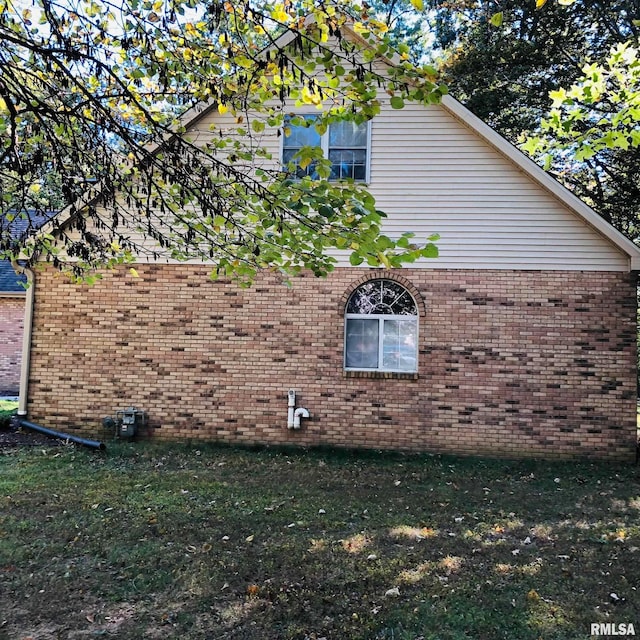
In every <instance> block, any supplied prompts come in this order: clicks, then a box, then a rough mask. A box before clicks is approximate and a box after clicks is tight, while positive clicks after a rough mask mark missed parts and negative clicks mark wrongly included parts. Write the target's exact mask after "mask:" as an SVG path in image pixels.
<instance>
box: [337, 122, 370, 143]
mask: <svg viewBox="0 0 640 640" xmlns="http://www.w3.org/2000/svg"><path fill="white" fill-rule="evenodd" d="M366 146H367V123H366V122H363V123H362V124H360V125H358V124H356V123H355V122H335V123H333V124H332V125H331V126H330V127H329V148H330V149H333V148H334V147H347V148H354V147H362V148H366Z"/></svg>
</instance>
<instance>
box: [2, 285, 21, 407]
mask: <svg viewBox="0 0 640 640" xmlns="http://www.w3.org/2000/svg"><path fill="white" fill-rule="evenodd" d="M23 323H24V296H16V297H12V296H6V297H5V296H0V395H17V394H18V390H19V387H20V361H21V359H22V331H23V329H22V327H23Z"/></svg>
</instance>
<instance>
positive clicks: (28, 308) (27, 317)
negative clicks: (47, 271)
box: [11, 260, 36, 416]
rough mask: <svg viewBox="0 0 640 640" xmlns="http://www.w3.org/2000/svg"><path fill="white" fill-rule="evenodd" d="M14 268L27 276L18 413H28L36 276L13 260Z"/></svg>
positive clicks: (21, 414)
mask: <svg viewBox="0 0 640 640" xmlns="http://www.w3.org/2000/svg"><path fill="white" fill-rule="evenodd" d="M11 266H12V267H13V270H14V271H15V272H16V273H18V274H22V275H25V276H26V277H27V284H28V287H27V296H26V299H25V307H24V328H23V334H22V362H21V365H20V395H19V397H18V415H19V416H26V415H27V396H28V392H29V371H30V365H31V335H32V331H33V307H34V302H35V296H36V276H35V273H34V272H33V271H32V270H31V269H29V268H28V267H23V266H22V265H20V264H18V262H17V260H12V261H11Z"/></svg>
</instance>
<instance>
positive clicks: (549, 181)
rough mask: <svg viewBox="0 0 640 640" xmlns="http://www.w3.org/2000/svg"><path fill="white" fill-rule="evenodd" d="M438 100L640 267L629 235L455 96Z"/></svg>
mask: <svg viewBox="0 0 640 640" xmlns="http://www.w3.org/2000/svg"><path fill="white" fill-rule="evenodd" d="M441 104H442V106H443V107H444V108H445V109H446V110H447V111H448V112H449V113H450V114H451V115H452V116H453V117H454V118H456V119H457V120H459V121H460V122H462V124H464V125H466V126H467V127H469V128H470V129H471V130H472V131H474V132H475V133H476V134H478V135H479V136H480V137H481V138H483V139H484V140H485V141H486V142H487V143H489V144H490V145H491V146H492V147H494V148H495V149H496V150H497V151H499V152H500V153H501V154H502V155H503V156H505V157H506V158H508V159H509V160H511V162H513V163H514V164H515V165H516V166H518V167H519V168H520V169H521V170H522V171H523V172H524V173H525V174H527V175H528V176H529V177H530V178H531V179H533V180H535V182H537V183H538V184H539V185H540V186H541V187H542V188H543V189H545V190H546V191H548V192H550V193H551V194H552V195H553V196H555V197H556V198H557V199H558V200H560V202H562V203H563V204H564V205H566V206H567V207H568V208H569V209H571V211H573V212H574V213H576V214H577V215H578V216H579V217H580V218H582V219H583V220H584V221H585V222H586V223H587V224H588V225H589V226H590V227H592V228H593V229H595V231H597V232H598V233H599V234H600V235H601V236H603V237H604V238H606V239H607V240H608V241H609V242H611V243H612V244H613V245H614V246H615V247H617V248H618V249H619V250H620V251H622V252H623V253H624V254H626V255H627V256H628V257H629V269H630V271H638V270H640V248H639V247H637V246H636V245H635V244H634V243H633V242H632V241H631V240H629V238H627V237H626V236H625V235H624V234H622V233H620V231H618V230H617V229H616V228H615V227H613V226H612V225H610V224H609V223H608V222H607V221H606V220H605V219H604V218H602V217H601V216H599V215H598V214H597V213H596V212H595V211H594V210H593V209H592V208H591V207H589V206H588V205H587V204H585V203H584V202H583V201H582V200H580V198H578V197H577V196H575V195H574V194H573V193H571V191H569V190H568V189H567V188H566V187H563V186H562V185H561V184H560V183H559V182H558V181H557V180H556V179H555V178H553V177H552V176H551V175H549V174H548V173H547V172H546V171H545V170H544V169H543V168H542V167H540V166H539V165H537V164H536V163H535V162H534V161H533V160H531V159H530V158H528V157H527V156H526V155H525V154H524V153H522V151H520V150H519V149H518V148H516V147H515V146H513V145H512V144H511V143H510V142H509V141H508V140H506V138H503V137H502V136H501V135H500V134H499V133H497V132H496V131H494V130H493V129H492V128H491V127H490V126H489V125H488V124H486V123H485V122H483V121H482V120H481V119H480V118H478V117H477V116H475V115H474V114H473V113H471V111H469V109H467V108H466V107H465V106H464V105H463V104H462V103H460V102H458V101H457V100H456V99H455V98H452V97H451V96H449V95H445V96H443V97H442V103H441Z"/></svg>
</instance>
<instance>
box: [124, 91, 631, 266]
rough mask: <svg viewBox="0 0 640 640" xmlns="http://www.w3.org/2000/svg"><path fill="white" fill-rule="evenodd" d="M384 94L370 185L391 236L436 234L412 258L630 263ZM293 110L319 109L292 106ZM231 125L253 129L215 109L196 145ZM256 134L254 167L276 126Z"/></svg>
mask: <svg viewBox="0 0 640 640" xmlns="http://www.w3.org/2000/svg"><path fill="white" fill-rule="evenodd" d="M381 101H382V103H383V108H382V113H381V114H380V115H378V116H377V117H375V118H374V119H373V121H372V123H371V145H372V148H371V156H370V163H371V166H370V169H371V171H370V176H371V179H370V183H369V189H370V190H371V192H372V193H373V195H374V196H375V198H376V202H377V205H378V208H380V209H381V210H383V211H384V212H385V213H386V214H387V216H388V218H387V220H385V224H384V231H385V232H386V233H387V234H388V235H390V236H392V237H396V236H399V235H400V234H402V233H403V232H405V231H412V232H414V233H415V235H416V241H418V242H421V241H424V240H425V239H426V238H427V237H428V236H429V235H431V234H433V233H438V234H440V236H441V239H440V240H439V241H438V247H439V250H440V256H439V257H438V258H437V259H429V260H422V261H420V262H419V263H417V266H423V267H425V268H440V269H451V268H470V267H474V268H478V269H496V268H497V269H533V270H538V269H552V270H554V269H565V270H589V271H599V270H604V271H628V270H629V268H630V264H629V256H628V255H627V254H626V253H624V252H623V251H622V250H621V249H620V248H618V247H616V246H615V245H614V244H613V243H612V242H611V241H610V240H609V239H607V238H605V237H604V236H603V235H601V234H600V233H599V232H598V231H597V230H596V229H595V228H594V227H592V226H590V225H589V224H588V223H587V222H586V221H585V220H584V219H583V218H582V217H581V216H580V215H578V214H577V213H575V212H574V211H572V210H571V209H570V208H569V207H568V206H566V205H565V204H564V203H563V202H561V200H559V199H558V198H557V197H556V196H555V195H553V194H552V193H551V192H550V191H548V190H547V189H545V188H543V186H541V185H540V184H538V183H537V182H536V181H534V180H533V179H532V178H531V177H530V176H529V175H528V174H526V173H525V172H524V171H523V170H522V169H520V168H519V167H518V166H517V165H516V164H515V163H514V162H513V161H512V160H510V159H509V158H508V157H507V156H505V155H504V154H503V153H501V152H499V151H498V150H497V149H495V148H494V147H493V146H491V145H490V144H489V143H488V142H486V141H485V140H484V139H483V138H482V137H481V136H480V135H478V134H477V133H476V132H475V131H473V130H472V129H471V128H469V127H468V126H466V125H465V124H463V123H462V122H460V121H459V120H458V119H457V118H455V117H454V116H453V115H451V114H450V113H449V112H448V111H447V109H446V108H445V107H444V106H442V105H433V106H430V107H424V106H421V105H416V104H410V105H407V106H405V108H404V109H401V110H394V109H391V107H390V106H388V96H386V95H385V94H381ZM291 112H292V113H300V114H301V113H311V114H313V113H317V110H315V109H314V108H310V107H306V108H301V109H296V108H294V107H292V108H291ZM211 125H214V128H213V129H212V128H211ZM238 126H242V127H243V128H244V129H245V130H248V131H250V130H251V127H250V122H247V121H246V120H245V121H244V122H243V123H242V124H241V125H237V124H236V123H235V122H234V119H233V118H232V117H231V116H230V115H229V114H226V115H224V116H220V114H218V112H217V110H215V109H214V110H211V111H209V112H208V113H206V114H204V115H203V116H202V117H201V118H200V119H199V120H198V121H197V122H196V123H195V126H194V127H193V128H191V129H190V131H189V134H188V135H189V137H190V138H191V139H192V140H194V141H197V142H198V143H200V144H201V143H203V142H204V141H206V140H208V139H210V138H211V137H212V136H218V135H219V134H220V132H222V134H223V135H232V134H233V132H234V130H235V129H236V128H237V127H238ZM253 137H254V141H255V144H256V146H258V145H263V146H265V147H266V148H267V150H268V151H269V152H270V153H271V156H272V157H271V159H270V160H269V159H260V160H259V161H258V165H259V166H261V167H264V168H277V167H279V163H280V155H281V138H280V137H279V136H277V135H276V131H275V130H269V129H267V130H265V131H264V132H262V133H260V134H259V135H255V134H253ZM132 235H134V236H137V235H138V234H136V233H135V232H134V233H133V234H132ZM136 239H137V238H136ZM147 246H148V244H147ZM149 248H151V247H149ZM332 254H333V255H334V256H335V257H336V258H337V259H338V264H339V265H340V266H346V265H348V264H349V262H348V253H346V252H338V251H335V252H332Z"/></svg>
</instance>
